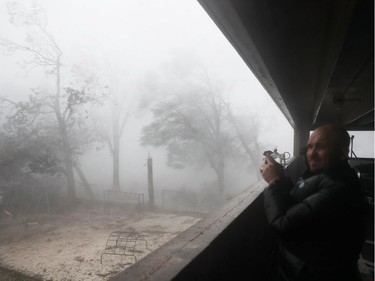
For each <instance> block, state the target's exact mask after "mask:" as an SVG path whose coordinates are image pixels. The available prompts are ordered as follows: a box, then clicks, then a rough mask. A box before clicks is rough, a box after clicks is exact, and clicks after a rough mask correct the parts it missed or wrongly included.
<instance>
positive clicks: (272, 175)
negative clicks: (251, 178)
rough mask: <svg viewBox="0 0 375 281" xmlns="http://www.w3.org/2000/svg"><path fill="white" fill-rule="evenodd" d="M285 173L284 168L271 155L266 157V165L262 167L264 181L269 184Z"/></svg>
mask: <svg viewBox="0 0 375 281" xmlns="http://www.w3.org/2000/svg"><path fill="white" fill-rule="evenodd" d="M283 171H284V168H283V166H281V164H279V163H277V162H276V161H275V159H273V158H272V156H270V155H268V156H266V161H265V163H264V164H263V165H261V166H260V173H261V174H262V177H263V179H264V180H265V181H266V182H267V183H269V184H270V183H271V182H273V181H275V180H278V179H279V178H281V177H282V175H283Z"/></svg>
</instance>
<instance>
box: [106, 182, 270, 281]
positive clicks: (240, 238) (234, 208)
mask: <svg viewBox="0 0 375 281" xmlns="http://www.w3.org/2000/svg"><path fill="white" fill-rule="evenodd" d="M264 187H265V182H264V181H261V182H258V183H256V184H254V185H252V186H251V187H249V188H248V189H247V190H245V191H244V192H242V193H241V194H240V195H238V196H237V197H235V198H234V199H232V200H231V201H229V202H227V203H226V204H225V205H224V206H223V207H222V208H220V209H218V210H217V211H215V212H213V213H212V214H210V215H209V216H208V217H206V218H205V219H202V220H201V221H199V222H198V223H197V224H195V225H194V226H192V227H191V228H189V229H188V230H186V231H185V232H183V233H181V234H180V235H178V236H177V237H176V238H174V239H173V240H171V241H169V242H168V243H167V244H165V245H164V246H162V247H161V248H159V249H157V250H156V251H154V252H152V253H151V254H149V255H148V256H147V257H145V258H144V259H142V260H140V261H139V262H138V263H136V264H134V265H133V266H131V267H130V268H128V269H127V270H125V271H123V272H121V273H120V274H119V275H117V276H116V277H113V278H111V279H110V280H111V281H119V280H132V281H140V280H205V281H207V280H225V279H226V280H229V279H227V278H229V276H228V275H230V277H231V278H234V276H235V275H241V276H242V275H243V274H246V275H247V274H248V273H249V270H250V271H251V270H253V271H254V270H257V267H258V266H257V265H255V264H257V262H255V263H254V262H252V261H251V260H248V259H249V258H250V259H253V258H252V257H255V256H258V258H257V260H258V261H260V260H262V258H261V257H262V256H264V257H265V259H266V260H268V262H269V255H270V254H271V255H272V253H273V250H272V248H273V243H269V241H271V240H272V235H271V236H270V235H269V232H268V227H266V223H265V219H264V215H262V211H263V199H262V198H260V197H261V196H260V195H261V193H262V191H263V189H264ZM255 201H257V203H255ZM270 237H271V240H270V239H269V238H270ZM259 239H262V240H263V242H264V243H259ZM266 240H267V241H266ZM263 244H264V245H269V246H271V247H270V251H267V250H265V249H264V248H263V250H262V249H259V246H260V245H263ZM255 249H256V250H255ZM254 250H255V251H254ZM260 250H262V251H263V254H260ZM256 252H259V253H256ZM248 265H249V266H248ZM254 265H255V266H254ZM228 266H230V268H231V269H230V268H228ZM233 267H236V273H235V274H233V273H232V271H233V269H234V268H233ZM226 268H227V269H226ZM261 271H262V273H261V274H264V272H263V270H261ZM252 273H253V274H252V275H253V276H259V274H257V273H256V272H252ZM237 277H239V276H237ZM231 280H239V279H231ZM254 280H257V279H254Z"/></svg>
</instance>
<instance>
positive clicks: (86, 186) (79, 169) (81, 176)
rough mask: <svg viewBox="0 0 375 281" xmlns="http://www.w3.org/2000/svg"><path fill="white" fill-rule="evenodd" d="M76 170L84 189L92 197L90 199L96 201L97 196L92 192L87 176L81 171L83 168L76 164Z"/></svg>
mask: <svg viewBox="0 0 375 281" xmlns="http://www.w3.org/2000/svg"><path fill="white" fill-rule="evenodd" d="M74 169H75V170H76V172H77V174H78V176H79V178H80V179H81V181H82V184H83V187H84V189H85V192H86V194H87V195H88V196H89V197H90V199H96V198H95V194H94V192H93V191H92V189H91V186H90V184H89V182H88V180H87V178H86V176H85V174H84V173H83V171H82V170H81V167H80V166H79V165H78V164H77V163H74Z"/></svg>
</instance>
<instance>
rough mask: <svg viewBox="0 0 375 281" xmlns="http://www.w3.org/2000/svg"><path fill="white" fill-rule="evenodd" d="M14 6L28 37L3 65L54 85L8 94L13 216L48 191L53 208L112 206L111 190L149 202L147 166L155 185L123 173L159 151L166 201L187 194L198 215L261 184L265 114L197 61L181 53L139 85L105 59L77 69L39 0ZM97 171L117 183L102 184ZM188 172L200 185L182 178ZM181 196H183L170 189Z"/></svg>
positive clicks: (1, 168) (5, 149)
mask: <svg viewBox="0 0 375 281" xmlns="http://www.w3.org/2000/svg"><path fill="white" fill-rule="evenodd" d="M6 8H7V16H8V20H9V23H10V26H11V27H13V28H14V29H15V30H17V32H18V34H20V36H18V37H17V38H8V37H7V36H8V35H9V34H1V33H0V51H1V56H2V57H3V58H5V57H8V58H9V57H13V58H14V61H15V62H17V63H18V65H16V64H15V63H14V67H17V68H18V69H22V70H24V71H25V72H26V73H28V75H32V73H34V72H40V73H43V76H41V77H43V79H39V80H38V82H37V83H36V84H35V83H34V85H35V86H33V87H30V88H28V89H26V90H23V92H22V93H19V92H17V93H16V92H13V91H12V88H7V89H4V88H3V89H1V92H0V107H1V115H0V118H1V119H0V122H1V128H0V193H1V194H0V195H1V196H2V197H3V199H2V207H3V208H4V209H5V210H14V211H15V209H17V208H20V206H19V205H21V204H24V205H23V208H26V206H27V204H28V205H30V206H29V208H33V207H35V204H36V203H35V202H37V201H38V200H39V199H40V194H43V192H48V194H49V198H50V200H57V201H58V200H63V199H61V198H65V200H66V201H67V202H69V203H70V204H74V203H75V202H77V198H78V197H85V198H88V199H91V200H101V199H102V198H101V194H102V193H101V192H102V191H104V190H105V189H111V190H113V191H123V192H135V193H145V195H146V198H147V175H146V170H145V169H144V167H141V166H139V167H138V169H139V170H141V172H140V173H143V174H144V178H142V179H140V178H139V177H134V179H133V180H131V179H132V176H133V175H132V172H131V171H129V169H128V170H126V169H124V168H123V167H124V165H128V166H131V165H132V161H133V159H135V158H138V159H146V157H147V156H148V154H150V153H151V154H150V156H151V157H152V156H154V155H157V156H158V161H154V165H155V167H154V171H155V190H156V192H157V193H158V194H160V196H163V198H162V199H163V200H167V198H168V196H169V197H170V198H169V199H170V200H172V201H173V200H174V201H176V200H177V199H176V198H179V196H180V195H182V197H185V198H188V200H190V201H191V202H192V203H191V206H194V208H197V206H196V205H197V204H202V205H207V206H208V205H210V206H211V205H215V204H216V203H217V204H220V203H222V202H224V201H225V199H226V198H227V197H229V196H232V195H233V194H234V193H236V192H238V191H240V190H242V189H244V188H247V187H248V186H250V185H251V183H252V182H254V181H256V180H257V177H258V175H257V173H256V171H257V169H258V168H257V167H258V166H259V164H260V161H261V158H262V156H261V151H263V150H264V147H263V146H261V145H260V142H259V138H258V135H259V131H260V123H259V118H258V115H257V114H256V111H255V110H252V109H251V108H248V110H247V112H246V113H243V111H242V112H240V111H237V110H236V106H235V105H234V104H233V101H232V100H231V95H233V89H232V88H231V85H230V84H228V83H227V82H226V81H225V80H223V79H221V78H220V75H218V74H217V73H215V72H213V71H211V69H210V68H209V67H207V66H206V65H205V63H204V62H203V61H202V60H200V59H199V56H198V55H196V54H195V53H194V52H190V51H187V50H183V49H175V50H173V51H171V52H170V55H169V56H168V57H167V58H165V59H164V60H163V61H162V62H161V63H159V64H158V68H157V71H156V70H155V69H144V70H143V72H142V73H143V74H142V75H140V76H137V77H133V76H132V75H131V74H129V73H131V69H127V70H125V71H123V68H122V67H121V66H119V65H117V64H116V61H115V60H112V61H109V60H108V61H107V60H106V58H105V57H104V58H103V61H100V60H98V59H96V60H95V59H93V60H89V63H87V62H86V63H82V61H81V60H80V59H77V61H72V59H71V57H72V56H71V55H70V54H69V53H68V52H67V51H66V50H65V49H64V47H63V45H62V44H61V43H60V41H59V34H58V33H56V31H54V32H53V31H52V30H51V29H50V26H49V22H50V21H51V20H52V18H50V17H49V15H48V13H47V11H46V10H45V9H44V7H43V6H42V5H40V4H38V3H37V2H33V3H32V5H30V6H27V5H25V6H23V5H22V4H21V2H15V1H10V2H7V5H6ZM67 20H68V19H67ZM20 39H22V40H20ZM67 57H69V58H70V60H66V58H67ZM25 77H26V78H25V81H26V80H27V76H25ZM130 138H132V139H135V140H136V143H135V144H133V143H131V142H129V141H127V140H129V139H130ZM132 145H135V148H130V146H132ZM125 150H126V151H127V154H124V153H123V152H124V151H125ZM150 151H151V152H150ZM95 153H96V154H95ZM90 155H94V156H91V157H90ZM95 155H97V156H95ZM98 155H100V156H102V155H105V157H104V159H105V160H101V158H100V157H99V156H98ZM161 159H163V160H161ZM164 159H165V161H164ZM92 162H96V163H97V167H98V169H99V170H106V171H110V174H111V177H110V178H108V177H107V178H106V179H105V180H103V181H101V182H100V183H99V182H96V181H97V178H95V177H94V176H93V175H94V174H95V171H94V172H91V171H90V168H89V166H92V165H93V163H92ZM162 169H164V171H166V172H164V173H161V170H162ZM176 171H178V173H179V174H177V177H174V173H175V172H176ZM181 174H185V175H186V178H188V179H189V178H190V179H191V181H187V180H185V179H184V180H183V181H182V180H181V178H179V177H178V175H181ZM161 175H162V177H161ZM124 178H125V179H127V180H126V184H124V182H123V179H124ZM258 179H259V178H258ZM103 182H104V184H103ZM170 183H172V184H170ZM171 188H172V189H174V191H173V192H177V193H175V194H174V193H173V192H172V193H171V192H170V193H168V192H166V191H165V190H167V189H171ZM77 189H80V190H82V192H81V193H79V194H78V193H77ZM163 190H164V192H163ZM184 194H185V195H184ZM180 197H181V196H180ZM192 198H195V199H194V200H193V199H192ZM162 199H160V200H159V201H160V202H161V200H162ZM210 200H211V201H210ZM177 201H178V200H177ZM193 201H194V202H193ZM26 203H27V204H26ZM17 204H18V205H17ZM160 204H161V203H160ZM163 204H164V203H163Z"/></svg>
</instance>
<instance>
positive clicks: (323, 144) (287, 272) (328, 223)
mask: <svg viewBox="0 0 375 281" xmlns="http://www.w3.org/2000/svg"><path fill="white" fill-rule="evenodd" d="M349 144H350V137H349V135H348V133H347V132H346V131H345V130H344V129H342V128H340V127H338V126H336V125H332V124H330V125H325V126H322V127H320V128H317V129H316V130H315V131H314V132H313V133H312V134H311V136H310V138H309V141H308V143H307V152H306V161H307V166H308V169H307V170H306V171H305V172H304V173H303V174H302V176H301V178H300V179H299V180H298V181H297V183H296V184H295V185H294V184H293V183H292V182H291V181H290V180H289V179H288V178H287V177H286V176H285V175H284V172H283V169H282V167H281V165H280V164H278V163H277V162H276V161H275V160H274V159H273V158H272V157H271V156H267V158H266V162H265V164H263V165H262V166H261V168H260V170H261V174H262V176H263V178H264V180H265V181H266V182H267V183H268V184H269V186H268V187H267V188H266V189H265V190H264V197H265V211H266V215H267V219H268V222H269V224H270V226H271V227H272V228H273V229H274V230H275V231H276V232H277V234H278V236H279V238H280V239H279V240H280V261H279V262H280V263H279V269H280V279H281V280H288V281H297V280H298V281H300V280H301V281H312V280H314V281H315V280H316V281H324V280H327V281H328V280H329V281H335V280H337V281H338V280H340V281H343V280H344V281H345V280H348V281H357V280H361V278H360V274H359V272H358V266H357V261H358V256H359V253H360V251H361V248H362V244H363V241H364V212H365V203H364V200H363V196H362V193H361V190H360V184H359V181H358V177H357V174H356V172H355V171H354V170H353V169H352V168H351V167H350V166H349V164H348V161H347V155H348V152H349Z"/></svg>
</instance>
